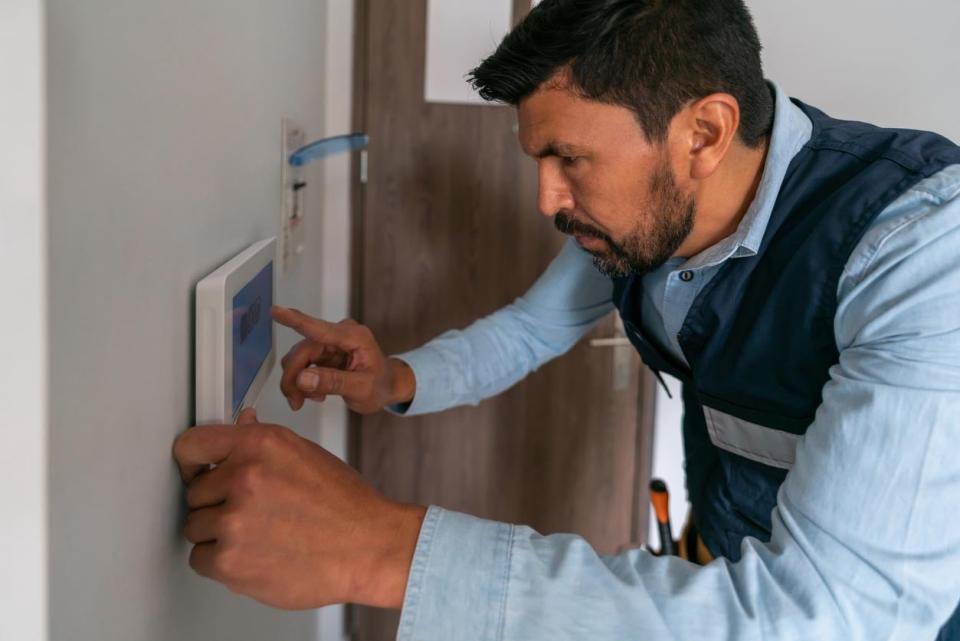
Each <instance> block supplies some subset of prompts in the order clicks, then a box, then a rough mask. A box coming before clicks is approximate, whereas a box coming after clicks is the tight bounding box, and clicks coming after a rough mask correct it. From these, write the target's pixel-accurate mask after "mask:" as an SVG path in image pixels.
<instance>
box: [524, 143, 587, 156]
mask: <svg viewBox="0 0 960 641" xmlns="http://www.w3.org/2000/svg"><path fill="white" fill-rule="evenodd" d="M581 152H582V150H580V149H578V148H577V147H574V146H573V145H567V144H564V143H558V142H556V141H555V140H551V141H550V142H549V143H547V145H546V146H545V147H543V148H542V149H541V150H540V151H537V152H535V153H533V154H531V155H532V156H533V157H534V158H538V159H539V158H546V157H548V156H578V155H581Z"/></svg>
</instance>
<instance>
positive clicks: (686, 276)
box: [680, 269, 693, 283]
mask: <svg viewBox="0 0 960 641" xmlns="http://www.w3.org/2000/svg"><path fill="white" fill-rule="evenodd" d="M680 280H682V281H683V282H685V283H689V282H690V281H691V280H693V272H692V271H690V270H689V269H688V270H685V271H682V272H680Z"/></svg>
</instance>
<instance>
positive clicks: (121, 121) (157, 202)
mask: <svg viewBox="0 0 960 641" xmlns="http://www.w3.org/2000/svg"><path fill="white" fill-rule="evenodd" d="M326 10H327V3H326V2H325V1H324V0H271V1H270V2H261V1H260V0H205V1H204V2H194V1H192V0H163V1H159V0H153V1H150V0H137V1H135V2H113V1H109V0H85V1H84V2H73V1H71V0H49V2H48V18H47V34H48V44H47V54H48V74H49V77H48V91H49V96H48V100H49V102H48V105H49V145H48V152H49V163H48V166H49V224H50V229H49V243H50V258H49V269H50V319H51V328H50V350H51V385H50V396H51V402H50V412H51V415H50V425H51V428H50V449H49V452H50V466H49V484H50V554H51V560H50V563H51V567H50V577H49V578H50V624H51V634H50V638H51V639H54V640H55V641H135V640H136V641H141V640H142V641H192V640H197V641H200V640H203V641H215V640H221V639H222V640H228V639H229V640H230V641H242V640H250V641H253V640H257V641H259V640H263V639H283V640H284V641H288V640H289V641H297V640H306V639H314V638H316V636H315V634H316V627H317V619H316V616H315V615H314V613H310V612H306V613H287V612H280V611H276V610H272V609H269V608H266V607H264V606H260V605H258V604H256V603H254V602H253V601H250V600H247V599H245V598H241V597H238V596H236V595H233V594H231V593H230V592H228V591H227V590H226V589H224V588H223V587H221V586H219V585H217V584H214V583H212V582H210V581H207V580H205V579H202V578H200V577H198V576H196V575H194V574H193V573H192V571H190V570H189V568H188V567H187V561H186V559H187V554H188V545H187V544H186V542H185V541H184V540H183V539H182V538H181V535H180V526H181V522H182V518H183V504H182V491H181V488H180V484H179V481H178V477H177V474H176V470H175V467H174V464H173V462H172V460H171V456H170V446H171V443H172V441H173V439H174V437H175V436H176V435H177V434H178V433H179V432H181V431H182V430H183V429H185V428H186V427H187V426H188V425H189V424H190V422H191V420H192V411H193V379H192V377H193V339H194V337H193V316H192V314H193V306H192V297H193V286H194V284H195V283H196V282H197V280H198V279H199V278H201V277H202V276H204V275H205V274H206V273H208V272H209V271H211V270H212V269H214V268H215V267H217V266H218V265H220V264H221V263H223V262H224V261H225V260H227V259H228V258H230V257H231V256H232V255H233V254H235V253H236V252H238V251H240V250H241V249H243V248H244V247H246V246H247V245H248V244H250V243H252V242H254V241H256V240H259V239H261V238H265V237H268V236H272V235H275V234H276V233H277V225H278V223H277V219H278V216H279V211H278V210H279V202H280V187H279V183H280V162H281V161H280V122H281V117H282V116H285V115H286V116H291V117H293V118H295V119H296V120H297V121H299V122H300V123H301V124H303V125H304V126H305V127H306V130H307V134H308V136H318V135H320V134H321V133H322V131H323V128H324V79H323V69H324V56H325V46H326V45H325V42H326V35H325V28H326V24H325V20H326ZM307 179H308V181H312V182H313V184H314V185H316V187H314V189H313V190H311V189H310V188H309V187H308V192H307V196H306V198H307V201H306V202H307V205H306V206H307V212H308V216H309V219H308V222H307V236H308V238H307V246H308V250H307V253H306V254H305V256H304V257H303V259H302V261H301V263H300V265H299V266H297V267H295V268H294V269H293V271H292V272H290V273H289V274H288V275H287V276H285V277H283V278H282V280H281V283H280V286H279V298H280V300H281V302H283V303H285V304H289V305H295V306H298V307H300V308H302V309H304V310H306V311H308V312H312V313H315V314H316V313H319V311H320V309H319V308H320V300H321V275H322V262H321V261H322V252H321V251H320V248H321V229H322V226H321V221H320V214H321V209H322V208H321V204H322V197H321V193H320V189H319V187H320V183H321V181H322V172H321V171H320V170H319V169H318V168H310V169H309V170H308V173H307ZM343 277H344V278H345V277H346V276H345V275H344V276H343ZM291 342H292V337H291V336H290V335H289V333H284V334H281V341H280V347H281V350H282V351H283V350H285V349H286V348H287V347H288V346H289V345H290V343H291ZM259 407H260V416H261V418H262V419H264V420H268V421H271V422H278V423H283V424H286V425H289V426H291V427H294V428H296V429H297V430H298V431H299V432H300V433H301V434H303V435H304V436H308V437H310V438H317V437H318V436H319V432H318V424H319V417H318V411H317V409H316V407H310V408H308V409H307V410H306V411H304V412H301V413H299V414H297V415H294V414H293V413H291V412H290V411H289V410H288V409H287V408H286V404H285V403H284V402H283V400H282V398H281V397H280V395H279V392H278V390H277V376H276V373H275V374H274V377H273V378H272V379H271V380H270V381H269V382H268V384H267V389H266V391H265V393H264V395H263V397H262V398H261V402H260V404H259Z"/></svg>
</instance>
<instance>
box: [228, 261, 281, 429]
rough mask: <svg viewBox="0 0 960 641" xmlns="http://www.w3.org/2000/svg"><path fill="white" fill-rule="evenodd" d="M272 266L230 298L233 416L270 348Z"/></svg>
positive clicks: (271, 336)
mask: <svg viewBox="0 0 960 641" xmlns="http://www.w3.org/2000/svg"><path fill="white" fill-rule="evenodd" d="M271 305H273V263H270V264H269V265H267V266H266V267H264V268H263V270H261V271H260V273H259V274H257V275H256V276H254V278H253V280H251V281H250V282H249V283H247V284H246V285H244V287H243V289H241V290H240V291H239V292H237V295H236V296H234V297H233V413H234V414H236V413H237V410H239V409H240V403H241V402H243V397H244V396H246V394H247V390H249V389H250V385H251V383H253V379H254V378H256V376H257V371H258V370H259V369H260V366H261V365H263V362H264V361H265V360H266V359H267V355H269V354H270V348H271V347H272V346H273V323H272V322H271V321H270V306H271Z"/></svg>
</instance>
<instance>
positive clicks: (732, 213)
mask: <svg viewBox="0 0 960 641" xmlns="http://www.w3.org/2000/svg"><path fill="white" fill-rule="evenodd" d="M769 145H770V139H769V138H765V139H764V141H763V142H762V143H761V144H760V145H759V146H758V147H757V148H756V149H750V148H748V147H745V146H743V145H741V144H738V143H737V144H734V145H731V148H730V151H729V153H728V154H727V157H726V158H724V161H723V163H722V164H721V165H720V167H719V168H718V169H717V171H716V172H715V173H714V174H713V175H712V176H710V178H708V179H707V180H704V181H703V182H702V183H701V184H700V186H699V187H698V188H697V190H696V193H695V198H696V203H697V213H696V223H695V224H694V227H693V231H691V232H690V235H689V236H688V237H687V239H686V240H685V241H684V242H683V244H682V245H680V247H679V248H678V250H677V253H676V254H675V256H678V257H683V258H690V257H691V256H696V255H697V254H699V253H700V252H702V251H703V250H705V249H707V248H708V247H712V246H713V245H716V244H717V243H719V242H720V241H721V240H723V239H724V238H726V237H728V236H730V235H731V234H733V233H734V232H735V231H737V227H738V226H739V225H740V221H741V220H743V216H744V215H745V214H746V213H747V210H748V209H749V208H750V204H751V203H752V202H753V199H754V197H755V196H756V195H757V188H758V187H759V186H760V179H761V178H762V177H763V167H764V163H765V162H766V159H767V149H768V148H769Z"/></svg>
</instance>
